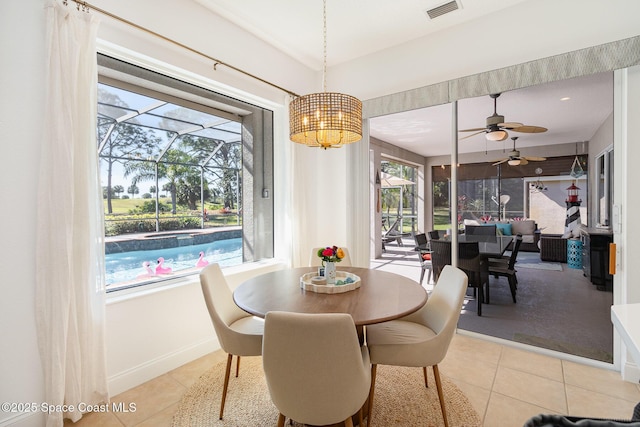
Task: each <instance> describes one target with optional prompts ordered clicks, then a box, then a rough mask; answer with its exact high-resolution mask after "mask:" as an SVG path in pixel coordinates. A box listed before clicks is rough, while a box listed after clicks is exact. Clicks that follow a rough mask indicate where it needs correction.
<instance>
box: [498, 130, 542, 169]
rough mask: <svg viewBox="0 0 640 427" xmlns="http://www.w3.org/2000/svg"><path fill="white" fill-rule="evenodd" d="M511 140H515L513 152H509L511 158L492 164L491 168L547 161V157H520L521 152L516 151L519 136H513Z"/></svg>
mask: <svg viewBox="0 0 640 427" xmlns="http://www.w3.org/2000/svg"><path fill="white" fill-rule="evenodd" d="M511 139H512V140H513V151H509V157H507V158H506V159H502V160H500V161H497V162H495V163H494V164H492V165H491V166H496V165H499V164H501V163H504V162H507V163H508V164H509V166H518V165H522V166H524V165H526V164H528V163H529V162H530V161H531V162H543V161H545V160H547V158H546V157H535V156H527V157H524V156H520V151H518V150H516V139H518V137H517V136H512V137H511Z"/></svg>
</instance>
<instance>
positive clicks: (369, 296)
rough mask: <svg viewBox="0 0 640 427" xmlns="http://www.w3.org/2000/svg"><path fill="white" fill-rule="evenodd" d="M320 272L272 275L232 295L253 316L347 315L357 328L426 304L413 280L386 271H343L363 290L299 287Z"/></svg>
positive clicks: (424, 295) (301, 270) (244, 285)
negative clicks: (277, 313) (307, 275)
mask: <svg viewBox="0 0 640 427" xmlns="http://www.w3.org/2000/svg"><path fill="white" fill-rule="evenodd" d="M314 271H317V268H313V267H302V268H293V269H285V270H279V271H273V272H269V273H265V274H262V275H260V276H257V277H254V278H252V279H249V280H247V281H245V282H243V283H241V284H240V285H239V286H238V287H237V288H236V289H235V290H234V292H233V299H234V301H235V303H236V305H237V306H238V307H240V308H241V309H243V310H244V311H246V312H248V313H251V314H253V315H254V316H258V317H264V316H265V314H266V313H267V312H269V311H290V312H296V313H348V314H350V315H351V317H352V318H353V321H354V323H355V324H356V326H365V325H371V324H374V323H380V322H385V321H388V320H393V319H398V318H400V317H402V316H406V315H407V314H411V313H413V312H415V311H417V310H418V309H419V308H420V307H422V306H423V305H424V304H425V303H426V302H427V292H426V290H425V289H424V288H423V287H422V286H420V285H419V284H418V283H417V282H415V281H414V280H411V279H409V278H408V277H405V276H401V275H399V274H394V273H390V272H386V271H380V270H374V269H369V268H358V267H340V266H338V271H347V272H349V273H353V274H355V275H357V276H358V277H360V287H359V288H356V289H354V290H351V291H347V292H343V293H334V294H327V293H317V292H313V291H310V290H304V289H302V288H301V287H300V277H301V276H302V275H303V274H305V273H310V272H314Z"/></svg>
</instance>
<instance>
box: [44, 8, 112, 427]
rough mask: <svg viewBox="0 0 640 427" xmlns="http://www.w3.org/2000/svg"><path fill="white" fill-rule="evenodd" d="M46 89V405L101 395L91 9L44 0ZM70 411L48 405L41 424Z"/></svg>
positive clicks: (91, 400) (75, 415)
mask: <svg viewBox="0 0 640 427" xmlns="http://www.w3.org/2000/svg"><path fill="white" fill-rule="evenodd" d="M45 9H46V10H45V13H46V26H47V28H46V43H47V50H46V55H47V58H46V59H47V70H46V78H47V80H48V81H47V92H46V101H45V102H46V106H45V116H44V117H43V120H44V138H43V141H42V153H41V158H40V177H39V187H38V224H37V231H38V233H37V236H38V237H37V249H36V263H35V264H34V265H36V266H37V273H36V321H37V328H38V345H39V348H40V356H41V359H42V364H43V372H44V379H45V398H46V401H47V403H49V404H53V405H74V406H76V407H77V404H78V403H80V402H84V403H86V404H97V403H101V402H107V401H108V398H109V396H108V391H107V375H106V359H105V345H104V312H105V308H104V297H105V290H104V269H103V268H102V263H103V262H104V255H103V254H104V249H103V248H104V246H103V237H102V236H103V232H102V222H103V221H102V205H101V202H102V197H101V195H102V191H101V189H100V180H99V175H98V158H97V149H96V147H97V145H96V108H97V106H96V97H97V63H96V47H95V44H96V43H95V41H96V33H97V27H98V23H97V18H96V17H95V16H94V15H93V14H90V13H86V12H81V11H78V10H77V9H76V6H75V3H73V2H71V1H70V2H69V5H68V6H65V5H63V4H62V3H61V2H60V1H59V0H46V1H45ZM63 416H64V418H70V419H71V420H73V421H77V420H78V419H80V418H81V416H82V414H80V413H79V412H78V411H77V410H76V411H73V412H67V413H64V414H62V413H59V412H53V413H51V414H50V415H48V417H47V424H46V425H47V426H48V427H49V426H62V425H63Z"/></svg>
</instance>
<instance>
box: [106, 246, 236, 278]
mask: <svg viewBox="0 0 640 427" xmlns="http://www.w3.org/2000/svg"><path fill="white" fill-rule="evenodd" d="M201 251H202V252H204V259H206V260H207V261H209V263H218V264H220V266H222V267H228V266H232V265H238V264H242V239H241V238H236V239H227V240H217V241H215V242H211V243H204V244H201V245H192V246H179V247H176V248H168V249H156V250H149V251H132V252H122V253H116V254H107V255H105V270H106V285H107V286H109V285H114V284H118V283H122V282H130V281H135V280H137V279H141V278H145V280H149V279H150V278H153V277H149V276H146V274H147V270H146V269H145V267H144V266H143V263H144V262H145V261H148V262H149V263H150V267H151V269H152V270H155V268H156V266H157V265H158V258H160V257H162V258H164V267H168V268H171V270H172V272H174V273H179V272H181V271H187V270H191V269H195V268H196V263H197V262H198V258H199V257H200V252H201ZM159 277H170V275H162V276H159Z"/></svg>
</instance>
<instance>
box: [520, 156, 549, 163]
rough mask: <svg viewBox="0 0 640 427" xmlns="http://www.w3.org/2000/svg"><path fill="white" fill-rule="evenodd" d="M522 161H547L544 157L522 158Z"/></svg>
mask: <svg viewBox="0 0 640 427" xmlns="http://www.w3.org/2000/svg"><path fill="white" fill-rule="evenodd" d="M523 159H527V160H529V161H530V162H544V161H545V160H547V158H546V157H537V156H527V157H523Z"/></svg>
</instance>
